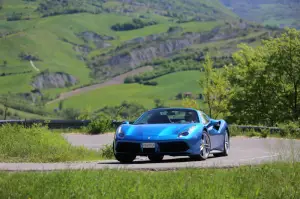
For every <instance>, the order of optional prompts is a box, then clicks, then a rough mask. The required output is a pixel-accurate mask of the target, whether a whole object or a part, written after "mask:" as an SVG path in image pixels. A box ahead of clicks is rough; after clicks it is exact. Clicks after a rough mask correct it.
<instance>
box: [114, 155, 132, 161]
mask: <svg viewBox="0 0 300 199" xmlns="http://www.w3.org/2000/svg"><path fill="white" fill-rule="evenodd" d="M114 155H115V158H116V159H117V160H118V161H119V162H120V163H132V162H133V160H134V159H135V158H136V155H134V154H114Z"/></svg>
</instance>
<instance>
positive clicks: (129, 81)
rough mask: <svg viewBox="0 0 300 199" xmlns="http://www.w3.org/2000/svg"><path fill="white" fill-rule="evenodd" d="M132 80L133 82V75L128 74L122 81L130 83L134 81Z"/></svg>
mask: <svg viewBox="0 0 300 199" xmlns="http://www.w3.org/2000/svg"><path fill="white" fill-rule="evenodd" d="M134 82H135V80H134V77H133V76H128V77H126V78H125V80H124V83H125V84H131V83H134Z"/></svg>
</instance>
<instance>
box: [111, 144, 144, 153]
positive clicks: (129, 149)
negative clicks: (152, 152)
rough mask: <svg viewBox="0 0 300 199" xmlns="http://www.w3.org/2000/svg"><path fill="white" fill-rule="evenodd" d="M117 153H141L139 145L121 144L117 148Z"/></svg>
mask: <svg viewBox="0 0 300 199" xmlns="http://www.w3.org/2000/svg"><path fill="white" fill-rule="evenodd" d="M116 151H117V152H123V153H139V152H140V151H141V148H140V144H139V143H131V142H119V143H118V144H117V146H116Z"/></svg>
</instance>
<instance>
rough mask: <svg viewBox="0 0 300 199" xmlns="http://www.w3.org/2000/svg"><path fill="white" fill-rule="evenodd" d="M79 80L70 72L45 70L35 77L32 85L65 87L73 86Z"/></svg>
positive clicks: (36, 86)
mask: <svg viewBox="0 0 300 199" xmlns="http://www.w3.org/2000/svg"><path fill="white" fill-rule="evenodd" d="M77 83H78V80H77V79H76V78H75V77H73V76H72V75H70V74H67V73H63V72H55V73H49V72H43V73H41V74H40V75H38V76H37V77H35V79H34V81H33V83H32V86H33V87H34V88H37V89H48V88H64V87H69V86H73V85H75V84H77Z"/></svg>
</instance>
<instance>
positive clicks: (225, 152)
mask: <svg viewBox="0 0 300 199" xmlns="http://www.w3.org/2000/svg"><path fill="white" fill-rule="evenodd" d="M229 149H230V138H229V134H228V131H227V130H226V131H225V139H224V148H223V152H222V153H215V154H214V156H215V157H222V156H228V154H229Z"/></svg>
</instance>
